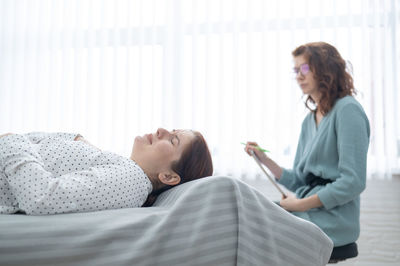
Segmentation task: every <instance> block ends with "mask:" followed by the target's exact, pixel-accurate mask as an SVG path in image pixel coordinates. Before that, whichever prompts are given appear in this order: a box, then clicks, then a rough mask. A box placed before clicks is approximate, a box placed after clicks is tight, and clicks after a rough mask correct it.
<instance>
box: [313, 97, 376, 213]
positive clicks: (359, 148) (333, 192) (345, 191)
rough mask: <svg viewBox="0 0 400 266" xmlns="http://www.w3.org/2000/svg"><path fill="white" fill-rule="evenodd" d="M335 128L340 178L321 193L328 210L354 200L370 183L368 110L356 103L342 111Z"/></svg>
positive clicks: (320, 197)
mask: <svg viewBox="0 0 400 266" xmlns="http://www.w3.org/2000/svg"><path fill="white" fill-rule="evenodd" d="M335 127H336V135H337V149H338V155H339V162H338V169H339V173H340V176H339V177H338V178H337V179H336V180H335V181H334V182H332V183H330V184H328V185H326V186H325V187H324V188H322V189H321V190H320V191H319V192H318V193H317V195H318V197H319V199H320V200H321V202H322V204H323V205H324V207H325V208H326V209H331V208H334V207H335V206H338V205H343V204H345V203H347V202H349V201H351V200H353V199H354V198H356V197H357V196H359V195H360V194H361V192H362V191H363V190H364V189H365V184H366V168H367V151H368V145H369V134H370V129H369V122H368V118H367V117H366V115H365V113H364V110H362V108H361V106H359V105H356V104H348V105H346V106H344V107H343V108H342V109H341V110H339V112H338V115H337V118H336V121H335Z"/></svg>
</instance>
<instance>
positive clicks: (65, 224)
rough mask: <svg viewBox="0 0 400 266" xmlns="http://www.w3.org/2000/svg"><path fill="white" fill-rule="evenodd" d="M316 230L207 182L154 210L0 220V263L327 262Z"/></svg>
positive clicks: (248, 195) (244, 190)
mask: <svg viewBox="0 0 400 266" xmlns="http://www.w3.org/2000/svg"><path fill="white" fill-rule="evenodd" d="M332 247H333V244H332V242H331V240H330V239H329V238H328V237H327V236H326V235H325V234H324V233H323V232H322V231H321V230H320V229H319V228H318V227H316V226H315V225H313V224H311V223H309V222H307V221H304V220H301V219H299V218H297V217H294V216H293V215H291V214H289V213H287V212H286V211H283V210H282V209H280V208H279V207H278V206H277V205H275V204H274V203H273V202H271V201H270V200H268V199H267V198H266V197H265V196H263V195H262V194H261V193H260V192H258V191H257V190H255V189H253V188H252V187H250V186H248V185H247V184H245V183H243V182H241V181H239V180H236V179H233V178H228V177H222V176H221V177H208V178H204V179H202V180H197V181H193V182H189V183H187V184H183V185H181V186H178V187H175V188H173V189H171V190H169V191H167V192H164V193H163V194H162V195H161V196H160V197H159V198H158V200H157V201H156V203H155V205H154V206H153V207H151V208H136V209H119V210H107V211H101V212H91V213H72V214H60V215H50V216H26V215H0V265H43V266H44V265H307V266H309V265H325V264H326V263H327V262H328V260H329V257H330V254H331V251H332Z"/></svg>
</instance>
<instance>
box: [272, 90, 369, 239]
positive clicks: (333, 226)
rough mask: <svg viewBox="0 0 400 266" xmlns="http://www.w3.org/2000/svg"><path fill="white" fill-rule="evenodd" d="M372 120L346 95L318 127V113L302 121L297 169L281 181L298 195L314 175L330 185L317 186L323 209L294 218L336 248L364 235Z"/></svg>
mask: <svg viewBox="0 0 400 266" xmlns="http://www.w3.org/2000/svg"><path fill="white" fill-rule="evenodd" d="M369 135H370V129H369V121H368V118H367V116H366V115H365V112H364V110H363V108H362V107H361V105H360V104H359V103H358V102H357V101H356V100H355V99H354V98H353V97H352V96H346V97H344V98H342V99H339V100H337V101H336V104H335V105H334V107H333V109H332V110H331V111H330V112H329V113H328V114H327V115H325V116H324V117H323V119H322V121H321V122H320V124H319V126H318V127H317V126H316V123H315V119H314V114H313V113H310V114H308V115H307V116H306V118H305V119H304V121H303V124H302V129H301V134H300V139H299V143H298V147H297V151H296V157H295V161H294V164H293V169H292V170H289V169H284V170H283V173H282V176H281V178H280V179H279V183H281V184H283V185H284V186H285V187H287V188H288V189H289V190H291V191H295V192H296V195H297V197H300V195H302V194H303V193H304V192H305V191H306V190H307V188H309V186H308V185H307V184H306V182H305V177H306V176H307V175H308V174H309V173H312V174H314V175H316V176H319V177H321V178H324V179H330V180H332V183H329V184H327V185H323V186H316V187H314V188H313V189H312V190H311V191H309V192H308V193H307V194H306V195H303V197H308V196H311V195H313V194H317V195H318V197H319V199H320V200H321V202H322V204H323V207H320V208H314V209H311V210H309V211H307V212H293V214H294V215H296V216H299V217H301V218H303V219H306V220H308V221H311V222H313V223H315V224H316V225H318V226H319V227H320V228H321V229H322V230H323V231H324V232H325V233H326V234H327V235H328V236H329V237H330V238H331V239H332V241H333V243H334V245H335V246H342V245H346V244H348V243H352V242H355V241H356V240H357V239H358V237H359V235H360V194H361V192H362V191H363V190H364V189H365V184H366V169H367V151H368V144H369Z"/></svg>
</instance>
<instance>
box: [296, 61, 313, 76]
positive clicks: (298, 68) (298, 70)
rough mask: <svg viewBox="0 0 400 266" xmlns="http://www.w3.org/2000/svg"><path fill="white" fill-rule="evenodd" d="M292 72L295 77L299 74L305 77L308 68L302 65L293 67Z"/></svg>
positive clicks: (306, 65) (308, 70)
mask: <svg viewBox="0 0 400 266" xmlns="http://www.w3.org/2000/svg"><path fill="white" fill-rule="evenodd" d="M293 72H294V73H295V74H296V76H297V75H298V74H299V72H300V73H301V75H302V76H305V75H307V73H308V72H310V66H309V65H308V64H302V65H300V67H294V68H293Z"/></svg>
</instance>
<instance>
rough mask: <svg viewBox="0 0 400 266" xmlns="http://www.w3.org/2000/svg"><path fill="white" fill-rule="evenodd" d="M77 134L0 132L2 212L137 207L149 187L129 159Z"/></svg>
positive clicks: (150, 188) (52, 212)
mask: <svg viewBox="0 0 400 266" xmlns="http://www.w3.org/2000/svg"><path fill="white" fill-rule="evenodd" d="M77 136H78V135H77V134H68V133H29V134H25V135H18V134H14V135H8V136H5V137H2V138H0V213H15V212H17V211H23V212H25V213H26V214H31V215H45V214H56V213H68V212H89V211H97V210H105V209H117V208H133V207H141V206H142V205H143V203H144V202H145V201H146V199H147V196H148V194H149V193H150V192H151V191H152V185H151V182H150V180H149V179H148V177H147V175H146V174H145V173H144V172H143V170H142V169H141V168H140V167H139V166H138V165H137V164H136V163H135V162H134V161H132V160H131V159H128V158H125V157H122V156H119V155H117V154H114V153H111V152H104V151H101V150H99V149H98V148H96V147H94V146H92V145H90V144H88V143H86V142H84V141H74V139H75V137H77Z"/></svg>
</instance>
